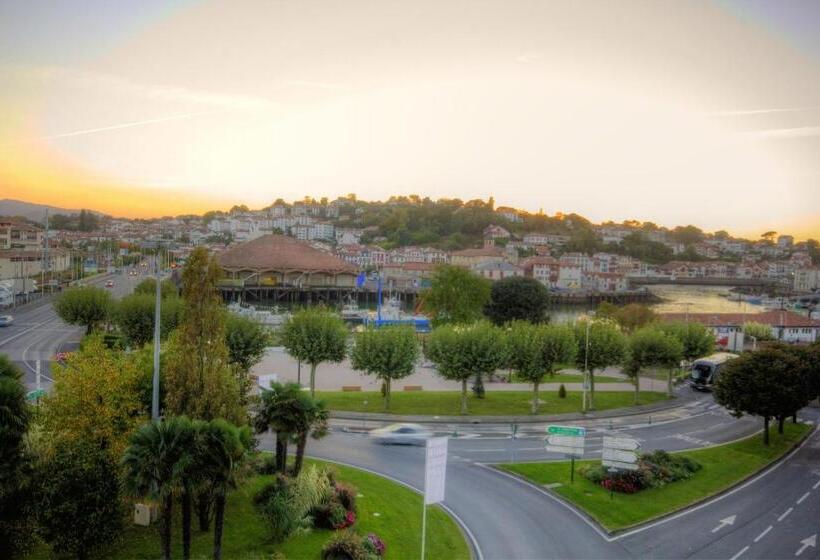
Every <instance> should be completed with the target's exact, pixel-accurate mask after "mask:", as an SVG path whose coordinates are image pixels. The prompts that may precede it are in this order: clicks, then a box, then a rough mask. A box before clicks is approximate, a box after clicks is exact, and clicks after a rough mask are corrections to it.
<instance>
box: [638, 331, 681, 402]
mask: <svg viewBox="0 0 820 560" xmlns="http://www.w3.org/2000/svg"><path fill="white" fill-rule="evenodd" d="M682 355H683V345H682V344H681V343H680V341H679V340H678V339H677V338H675V337H674V336H672V335H669V334H666V333H665V332H663V331H662V330H660V329H657V328H654V327H644V328H642V329H640V330H638V331H636V332H635V334H633V335H632V336H631V337H629V357H628V359H627V366H626V373H627V374H628V375H629V376H630V377H632V378H633V381H634V382H635V404H638V397H639V395H640V382H641V379H640V374H641V370H642V369H643V368H646V367H653V366H654V367H661V368H665V369H666V370H667V394H668V395H669V396H670V397H671V396H672V370H673V369H674V368H676V367H678V366H680V361H681V357H682Z"/></svg>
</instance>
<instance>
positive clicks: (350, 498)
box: [335, 482, 357, 511]
mask: <svg viewBox="0 0 820 560" xmlns="http://www.w3.org/2000/svg"><path fill="white" fill-rule="evenodd" d="M335 492H336V499H337V500H339V503H340V504H342V505H343V506H344V508H345V509H346V510H348V511H356V493H357V491H356V488H354V487H353V486H350V485H349V484H344V483H342V482H337V483H336V486H335Z"/></svg>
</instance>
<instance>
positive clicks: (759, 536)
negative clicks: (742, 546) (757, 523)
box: [755, 525, 772, 542]
mask: <svg viewBox="0 0 820 560" xmlns="http://www.w3.org/2000/svg"><path fill="white" fill-rule="evenodd" d="M771 530H772V526H771V525H769V526H768V527H766V530H765V531H763V532H762V533H760V534H759V535H758V536H756V537H755V542H757V541H759V540H760V539H762V538H763V537H765V536H766V533H768V532H769V531H771Z"/></svg>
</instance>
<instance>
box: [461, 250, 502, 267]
mask: <svg viewBox="0 0 820 560" xmlns="http://www.w3.org/2000/svg"><path fill="white" fill-rule="evenodd" d="M503 260H504V249H502V248H501V247H494V246H487V247H482V248H480V249H464V250H462V251H456V252H454V253H453V254H452V255H450V262H451V263H452V264H454V265H456V266H464V267H467V268H473V267H475V266H478V265H480V264H484V263H489V262H501V261H503Z"/></svg>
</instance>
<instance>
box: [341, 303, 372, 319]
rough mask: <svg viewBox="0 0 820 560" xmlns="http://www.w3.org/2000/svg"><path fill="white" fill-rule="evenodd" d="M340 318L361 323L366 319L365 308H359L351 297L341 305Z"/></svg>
mask: <svg viewBox="0 0 820 560" xmlns="http://www.w3.org/2000/svg"><path fill="white" fill-rule="evenodd" d="M342 319H344V320H345V321H349V322H351V323H363V322H365V320H366V319H367V310H366V309H361V308H360V307H359V305H358V304H357V303H356V302H355V301H353V299H350V300H348V302H347V303H345V304H344V305H343V306H342Z"/></svg>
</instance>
